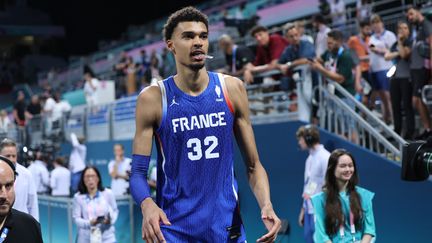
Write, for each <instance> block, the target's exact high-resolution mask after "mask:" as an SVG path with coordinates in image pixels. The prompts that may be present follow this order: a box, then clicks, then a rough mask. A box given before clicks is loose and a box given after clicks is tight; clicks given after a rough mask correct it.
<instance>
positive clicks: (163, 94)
mask: <svg viewBox="0 0 432 243" xmlns="http://www.w3.org/2000/svg"><path fill="white" fill-rule="evenodd" d="M164 37H165V41H166V44H167V47H168V48H169V50H170V51H171V52H172V53H173V55H174V57H175V60H176V68H177V74H176V75H175V76H173V77H169V78H167V79H166V80H164V81H162V82H159V83H158V85H154V86H150V87H148V88H146V89H145V90H143V91H142V92H141V94H140V95H139V97H138V101H137V107H136V133H135V138H134V144H133V152H134V155H133V158H132V172H131V173H132V174H131V177H130V189H131V194H132V196H133V197H134V199H135V201H136V202H137V203H138V204H139V205H140V206H141V210H142V214H143V225H142V237H143V239H145V240H146V241H147V242H154V241H156V242H245V241H246V235H245V231H244V228H243V223H242V221H241V218H240V215H239V208H238V198H237V183H236V180H235V178H234V171H233V162H234V151H233V150H234V147H233V133H234V134H235V138H236V139H237V142H238V144H239V146H240V149H241V151H242V153H243V157H244V161H245V164H246V168H247V173H248V178H249V184H250V186H251V188H252V191H253V193H254V194H255V197H256V199H257V201H258V204H259V206H260V208H261V218H262V220H263V222H264V225H265V226H266V228H267V229H268V233H267V234H265V235H263V236H262V237H261V238H259V239H258V240H257V241H258V242H273V241H274V240H275V239H276V236H277V232H278V230H279V228H280V224H281V222H280V220H279V218H278V217H277V216H276V214H275V212H274V210H273V207H272V203H271V201H270V190H269V183H268V178H267V174H266V171H265V170H264V168H263V166H262V165H261V163H260V161H259V158H258V153H257V149H256V145H255V139H254V135H253V131H252V127H251V123H250V120H249V107H248V100H247V95H246V91H245V88H244V86H243V84H242V82H241V81H240V80H239V79H236V78H233V77H230V76H225V77H224V76H222V75H221V74H216V73H212V72H207V71H206V68H205V67H204V63H205V59H206V54H207V50H208V45H209V42H208V20H207V17H206V16H205V15H204V14H202V13H201V12H200V11H198V10H197V9H195V8H192V7H187V8H183V9H181V10H179V11H177V12H175V13H174V14H172V15H171V16H170V17H169V19H168V21H167V23H166V25H165V26H164ZM153 136H155V137H156V144H157V149H158V168H157V173H158V175H157V198H156V203H154V202H153V201H152V199H151V198H150V192H149V188H148V185H147V181H146V175H147V168H148V164H149V160H150V153H151V146H152V138H153Z"/></svg>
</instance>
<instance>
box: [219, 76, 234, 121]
mask: <svg viewBox="0 0 432 243" xmlns="http://www.w3.org/2000/svg"><path fill="white" fill-rule="evenodd" d="M217 76H218V78H219V82H220V84H221V86H222V92H223V95H224V97H225V100H226V104H227V106H228V108H229V110H230V111H231V113H233V114H234V106H233V105H232V102H231V99H230V97H229V95H228V89H227V87H226V84H225V75H223V74H222V73H218V74H217Z"/></svg>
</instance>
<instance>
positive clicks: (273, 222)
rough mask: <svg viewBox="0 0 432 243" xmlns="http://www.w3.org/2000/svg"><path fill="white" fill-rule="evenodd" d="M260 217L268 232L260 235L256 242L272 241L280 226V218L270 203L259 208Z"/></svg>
mask: <svg viewBox="0 0 432 243" xmlns="http://www.w3.org/2000/svg"><path fill="white" fill-rule="evenodd" d="M261 219H262V221H263V222H264V225H265V226H266V228H267V230H268V231H269V232H268V233H267V234H265V235H263V236H261V238H259V239H258V240H257V242H274V241H275V240H276V237H277V233H278V232H279V229H280V227H281V220H280V219H279V218H278V216H276V214H275V212H274V210H273V206H272V205H271V204H270V205H267V206H264V207H263V208H262V209H261Z"/></svg>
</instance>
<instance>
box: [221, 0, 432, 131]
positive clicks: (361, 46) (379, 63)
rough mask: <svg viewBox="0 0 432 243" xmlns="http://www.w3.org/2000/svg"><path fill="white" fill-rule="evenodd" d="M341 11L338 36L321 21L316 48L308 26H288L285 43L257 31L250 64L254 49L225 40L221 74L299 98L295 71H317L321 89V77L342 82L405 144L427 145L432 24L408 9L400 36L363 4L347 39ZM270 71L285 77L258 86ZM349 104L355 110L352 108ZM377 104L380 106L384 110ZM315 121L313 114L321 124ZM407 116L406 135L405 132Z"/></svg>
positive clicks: (334, 9) (335, 18)
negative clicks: (425, 91) (425, 95)
mask: <svg viewBox="0 0 432 243" xmlns="http://www.w3.org/2000/svg"><path fill="white" fill-rule="evenodd" d="M342 3H343V1H330V7H329V10H330V12H329V13H330V16H331V17H332V18H331V20H332V22H333V24H332V25H331V27H332V28H330V27H329V25H328V24H327V20H326V18H324V17H323V16H322V15H316V16H314V17H313V18H312V20H311V23H312V26H313V31H314V33H315V36H316V37H315V40H313V39H312V38H311V37H310V36H308V35H305V34H304V29H303V24H302V22H295V23H288V24H285V25H284V26H283V34H284V35H283V36H282V35H281V34H279V33H277V32H276V33H270V31H269V30H268V29H267V28H266V27H264V26H256V27H254V28H253V29H252V30H251V35H252V37H253V38H254V39H255V40H256V45H257V48H256V54H255V56H254V57H250V51H249V50H248V49H247V47H243V46H241V45H236V44H235V43H234V42H233V41H232V38H231V37H230V36H227V35H223V36H221V37H220V38H219V47H220V48H221V50H222V51H223V52H224V54H225V60H226V68H224V69H223V70H220V71H223V72H225V73H227V74H233V75H236V76H240V77H242V78H243V80H244V82H245V83H246V84H251V83H254V84H255V83H260V82H266V81H267V80H268V79H270V80H271V79H273V80H276V79H280V80H281V82H282V83H281V86H280V87H279V88H280V89H282V90H284V89H286V90H288V91H292V92H295V90H294V89H295V87H294V85H293V82H292V74H293V71H294V69H295V68H296V67H297V66H300V65H306V66H310V67H311V68H312V70H313V73H312V80H313V85H314V86H316V85H317V84H318V82H317V75H316V74H320V75H321V77H323V79H324V81H325V80H331V81H335V82H337V83H339V84H341V85H342V87H344V88H345V89H346V90H347V91H348V92H349V93H350V94H351V95H353V96H356V97H359V98H358V99H360V100H361V101H362V102H363V104H364V105H366V106H367V107H368V108H369V109H370V110H372V111H375V114H376V115H378V116H379V117H382V120H383V121H384V122H385V123H386V124H388V125H389V126H392V127H394V130H395V132H396V133H398V134H400V135H401V136H402V137H403V138H405V139H426V138H427V137H428V136H430V135H431V130H430V114H429V110H428V107H427V106H426V105H425V104H424V103H423V101H422V100H421V90H422V88H423V86H424V85H425V84H427V83H429V81H430V78H429V77H430V68H431V67H430V53H429V50H430V48H429V46H430V42H429V41H430V40H431V39H432V36H431V35H432V26H431V22H430V21H429V20H428V19H427V18H426V17H425V16H424V15H423V14H422V13H421V11H420V9H419V8H417V7H409V8H408V9H407V13H406V18H405V19H406V20H405V21H401V22H400V23H399V24H398V27H397V33H394V32H392V31H391V30H388V29H386V28H385V25H384V24H385V23H384V22H383V20H382V18H381V17H380V16H379V15H376V14H373V13H371V6H370V3H369V2H368V1H358V4H357V18H358V19H357V22H358V25H359V32H358V34H355V35H352V36H347V33H346V32H343V31H341V28H340V27H341V26H343V25H344V21H345V18H342V17H341V15H340V14H339V11H341V12H344V13H345V10H343V9H344V8H343V7H342V6H341V4H342ZM333 5H335V6H333ZM343 16H345V14H344V15H343ZM410 29H411V30H410ZM394 69H395V70H396V72H393V71H394ZM270 70H279V71H280V72H281V74H282V76H280V75H274V76H270V77H265V78H264V80H263V79H262V78H254V76H256V75H258V74H260V73H263V72H267V71H270ZM391 70H393V71H391ZM389 71H390V72H389ZM401 79H402V81H400V80H401ZM341 97H342V96H341ZM378 98H379V99H378ZM377 100H379V102H378V103H377V102H376V101H377ZM344 101H345V102H346V103H347V104H348V105H349V106H350V107H352V108H353V109H354V104H353V103H352V102H350V101H349V100H348V99H344ZM377 104H378V105H379V104H381V109H379V107H377ZM413 107H414V108H415V110H417V111H418V114H419V116H420V118H421V123H422V124H421V126H420V127H422V128H424V130H423V131H421V129H418V128H417V129H415V127H414V126H415V120H414V110H413ZM378 110H380V112H378ZM316 115H317V114H316V109H314V112H313V114H312V116H313V120H314V122H315V123H317V119H316ZM403 116H405V119H406V120H405V124H406V127H403V126H402V120H403V119H402V118H403Z"/></svg>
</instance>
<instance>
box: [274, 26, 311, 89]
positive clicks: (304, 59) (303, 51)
mask: <svg viewBox="0 0 432 243" xmlns="http://www.w3.org/2000/svg"><path fill="white" fill-rule="evenodd" d="M284 31H285V38H286V39H287V40H288V42H289V45H288V46H287V47H286V48H285V50H284V51H283V53H282V55H281V56H280V58H279V61H278V63H279V69H280V70H281V72H282V73H283V74H286V75H287V76H284V77H282V80H281V81H282V86H283V87H282V88H287V89H289V90H290V89H293V87H292V86H293V84H294V82H293V81H292V78H291V74H292V73H291V72H290V71H291V70H292V69H294V68H295V67H297V66H300V65H306V64H308V63H309V62H308V59H313V58H315V47H314V45H313V44H312V43H311V42H309V41H306V40H302V39H301V35H300V32H299V31H298V30H297V28H296V26H295V24H292V23H288V24H286V25H285V26H284ZM313 75H314V76H316V74H313ZM313 78H314V79H315V78H316V77H313Z"/></svg>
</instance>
